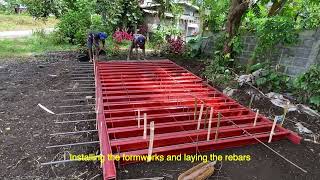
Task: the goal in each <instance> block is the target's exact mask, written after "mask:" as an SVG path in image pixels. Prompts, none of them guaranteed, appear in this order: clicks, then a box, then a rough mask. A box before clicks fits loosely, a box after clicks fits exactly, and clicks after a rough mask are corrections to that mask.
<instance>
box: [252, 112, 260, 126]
mask: <svg viewBox="0 0 320 180" xmlns="http://www.w3.org/2000/svg"><path fill="white" fill-rule="evenodd" d="M258 116H259V109H258V110H257V112H256V117H255V118H254V122H253V126H254V127H255V126H256V124H257V119H258Z"/></svg>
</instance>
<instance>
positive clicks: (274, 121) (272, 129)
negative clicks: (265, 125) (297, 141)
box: [268, 117, 277, 143]
mask: <svg viewBox="0 0 320 180" xmlns="http://www.w3.org/2000/svg"><path fill="white" fill-rule="evenodd" d="M276 124H277V118H276V117H275V118H274V120H273V124H272V128H271V132H270V136H269V141H268V143H270V142H271V140H272V136H273V134H274V129H275V127H276Z"/></svg>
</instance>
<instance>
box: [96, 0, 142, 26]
mask: <svg viewBox="0 0 320 180" xmlns="http://www.w3.org/2000/svg"><path fill="white" fill-rule="evenodd" d="M97 12H98V13H99V14H101V15H102V18H103V20H104V21H105V23H106V24H107V25H108V26H111V27H112V29H115V28H116V27H119V26H122V27H128V26H134V25H137V24H138V22H139V20H140V19H141V17H142V12H141V10H140V8H139V3H138V1H137V0H113V1H110V0H98V1H97Z"/></svg>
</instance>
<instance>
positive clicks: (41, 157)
mask: <svg viewBox="0 0 320 180" xmlns="http://www.w3.org/2000/svg"><path fill="white" fill-rule="evenodd" d="M76 57H77V54H76V53H73V52H55V53H48V54H46V55H41V56H34V57H28V58H18V59H8V60H2V61H0V179H72V178H73V179H101V178H102V176H101V175H99V174H101V172H100V169H99V167H100V164H99V163H98V162H97V163H92V162H88V163H84V162H79V163H78V162H76V163H69V164H60V165H52V166H40V163H42V162H48V161H52V160H61V155H63V154H61V152H63V149H62V148H60V149H59V148H57V149H56V148H55V149H46V146H48V145H50V144H58V143H59V144H63V143H71V142H75V141H79V139H80V140H81V141H93V140H97V135H96V134H95V133H91V134H90V135H88V134H83V135H79V136H62V137H55V136H50V134H51V133H54V132H62V131H73V130H74V128H75V127H74V126H61V125H57V124H55V123H54V121H55V120H56V117H55V116H54V115H51V114H49V113H47V112H45V111H44V110H42V109H41V108H39V107H38V106H37V105H38V103H40V104H42V105H44V106H45V107H47V108H48V109H50V110H52V111H53V112H55V111H57V104H59V103H60V102H61V101H62V100H63V99H64V98H65V96H64V92H65V91H66V89H67V88H70V87H71V86H72V83H71V81H70V75H69V74H70V73H71V72H72V71H74V68H75V67H76V66H77V64H78V61H77V58H76ZM112 59H113V60H114V59H125V56H123V57H121V56H119V57H114V58H112ZM149 59H159V57H149ZM175 62H176V63H177V64H179V65H180V66H182V67H185V68H187V69H188V70H190V71H192V72H193V73H194V74H196V75H200V74H201V71H203V68H204V65H203V63H202V62H201V61H196V60H192V61H191V60H188V61H183V60H175ZM217 88H218V89H219V87H217ZM220 90H221V89H220ZM247 90H248V87H242V88H240V89H239V91H237V92H236V93H235V94H234V96H233V98H234V99H236V100H237V101H238V102H239V103H241V104H243V105H245V106H248V104H249V101H250V95H248V94H247V93H246V91H247ZM252 108H257V109H259V110H260V112H261V113H262V114H264V115H265V116H266V117H272V116H273V115H275V114H281V112H282V110H281V108H278V107H276V106H274V105H273V104H272V103H271V102H270V101H269V100H268V99H264V98H261V99H259V100H257V101H254V103H253V105H252ZM287 119H288V120H287V121H286V122H285V123H284V127H286V128H288V129H291V130H293V131H295V132H297V129H296V128H295V123H296V122H302V124H303V125H304V126H305V127H307V128H308V129H310V130H312V131H313V132H314V133H315V134H319V133H320V119H319V118H315V117H312V116H309V115H306V114H300V113H298V112H289V113H288V115H287ZM76 126H77V127H76V128H77V130H79V129H82V128H85V127H86V128H89V129H94V128H95V124H94V123H83V124H77V125H76ZM301 136H303V135H301ZM71 137H72V138H71ZM269 145H270V147H272V148H273V149H274V150H276V151H277V152H279V153H280V154H282V155H284V156H285V157H286V158H288V159H290V160H291V161H293V162H294V163H296V164H297V165H299V166H300V167H302V168H304V169H305V170H307V171H308V172H307V173H303V172H302V171H300V170H299V169H297V168H296V167H294V166H293V165H291V164H289V163H288V162H286V161H285V160H283V159H282V158H280V157H279V156H277V155H275V154H274V153H273V152H271V151H270V150H269V149H267V148H266V147H264V146H263V145H261V144H257V145H251V146H245V147H240V148H233V149H227V150H221V151H213V152H208V154H209V153H215V154H221V155H224V154H239V155H250V156H251V160H250V161H249V162H227V161H222V163H221V162H218V163H217V165H216V168H217V170H216V172H215V173H214V175H213V176H212V177H210V178H209V179H236V180H248V179H258V180H264V179H265V180H269V179H275V180H276V179H279V180H280V179H281V180H286V179H287V180H293V179H299V180H303V179H308V180H313V179H314V180H316V179H319V176H320V171H319V169H320V145H319V144H315V143H313V142H306V141H302V142H301V144H300V145H295V144H293V143H291V142H289V141H288V140H281V141H277V142H274V143H271V144H269ZM98 149H99V148H98V145H91V146H81V147H78V148H72V151H71V149H70V148H69V149H65V151H70V152H71V153H95V151H97V150H98ZM59 158H60V159H59ZM196 163H198V162H196ZM194 165H195V163H194V164H192V163H190V162H151V163H140V164H130V165H126V166H123V167H120V168H119V169H118V171H117V172H118V178H119V179H129V178H142V177H144V178H146V177H164V179H177V177H178V176H179V174H181V173H182V172H184V171H185V170H187V169H189V168H191V167H192V166H194Z"/></svg>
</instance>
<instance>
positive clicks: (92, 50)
mask: <svg viewBox="0 0 320 180" xmlns="http://www.w3.org/2000/svg"><path fill="white" fill-rule="evenodd" d="M106 38H107V34H106V33H104V32H98V33H93V32H90V33H89V34H88V38H87V47H88V55H89V58H90V62H93V61H94V60H97V59H99V53H100V51H101V50H102V49H104V48H105V39H106ZM100 42H101V43H102V48H101V46H100Z"/></svg>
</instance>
